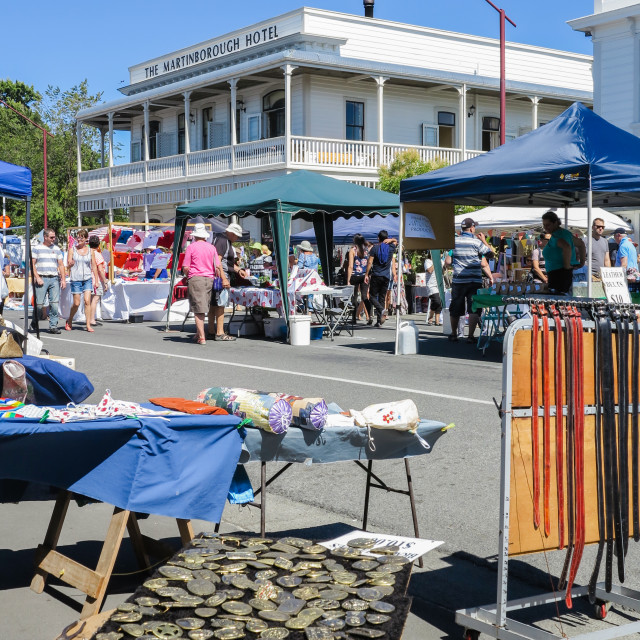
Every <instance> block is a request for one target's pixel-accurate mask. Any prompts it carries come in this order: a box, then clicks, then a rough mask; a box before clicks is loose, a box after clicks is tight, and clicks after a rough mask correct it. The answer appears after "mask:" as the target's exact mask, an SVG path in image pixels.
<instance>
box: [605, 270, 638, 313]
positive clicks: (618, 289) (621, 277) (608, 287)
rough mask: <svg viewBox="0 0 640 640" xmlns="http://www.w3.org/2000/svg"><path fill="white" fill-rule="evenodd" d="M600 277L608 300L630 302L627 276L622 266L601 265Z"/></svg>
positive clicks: (622, 302) (616, 302)
mask: <svg viewBox="0 0 640 640" xmlns="http://www.w3.org/2000/svg"><path fill="white" fill-rule="evenodd" d="M600 277H601V278H602V285H603V287H604V292H605V294H606V296H607V300H608V301H609V302H613V303H615V304H631V296H630V295H629V287H628V285H627V276H626V274H625V272H624V269H623V268H622V267H601V268H600Z"/></svg>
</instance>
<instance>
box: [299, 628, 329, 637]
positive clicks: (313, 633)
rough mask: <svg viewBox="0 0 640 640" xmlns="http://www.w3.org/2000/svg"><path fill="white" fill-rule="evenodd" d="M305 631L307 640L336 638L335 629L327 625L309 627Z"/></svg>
mask: <svg viewBox="0 0 640 640" xmlns="http://www.w3.org/2000/svg"><path fill="white" fill-rule="evenodd" d="M304 633H305V637H306V638H307V640H334V635H333V631H331V629H327V628H326V627H307V628H306V629H305V630H304Z"/></svg>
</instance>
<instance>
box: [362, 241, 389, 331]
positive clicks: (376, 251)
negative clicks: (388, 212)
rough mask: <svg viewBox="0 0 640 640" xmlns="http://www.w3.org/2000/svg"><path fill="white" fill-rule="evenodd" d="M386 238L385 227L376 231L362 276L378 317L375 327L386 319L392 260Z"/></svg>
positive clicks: (379, 325)
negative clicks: (376, 234)
mask: <svg viewBox="0 0 640 640" xmlns="http://www.w3.org/2000/svg"><path fill="white" fill-rule="evenodd" d="M388 238H389V233H388V232H387V231H386V230H385V229H382V231H380V233H378V244H376V245H374V246H373V248H372V249H371V251H369V259H368V260H367V272H366V274H365V277H364V281H365V284H368V285H369V300H370V301H371V304H372V305H373V307H374V309H375V310H376V316H377V318H378V320H377V322H376V324H375V326H376V327H381V326H382V325H383V324H384V321H385V320H386V319H387V310H386V309H385V308H384V303H385V298H386V296H387V291H388V290H389V280H390V279H391V264H392V262H393V250H392V249H391V247H390V246H389V243H390V242H391V241H390V240H389V239H388Z"/></svg>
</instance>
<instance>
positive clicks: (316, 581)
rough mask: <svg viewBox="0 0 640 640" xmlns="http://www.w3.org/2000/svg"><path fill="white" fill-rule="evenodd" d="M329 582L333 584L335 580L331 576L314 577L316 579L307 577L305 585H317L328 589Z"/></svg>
mask: <svg viewBox="0 0 640 640" xmlns="http://www.w3.org/2000/svg"><path fill="white" fill-rule="evenodd" d="M328 582H333V578H332V577H331V576H328V575H325V576H314V577H309V576H306V577H305V583H306V584H315V585H318V586H319V587H320V588H326V587H327V583H328Z"/></svg>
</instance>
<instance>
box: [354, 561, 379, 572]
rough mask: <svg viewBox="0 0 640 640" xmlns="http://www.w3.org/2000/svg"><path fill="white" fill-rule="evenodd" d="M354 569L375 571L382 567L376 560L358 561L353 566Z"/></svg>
mask: <svg viewBox="0 0 640 640" xmlns="http://www.w3.org/2000/svg"><path fill="white" fill-rule="evenodd" d="M351 566H352V567H353V568H354V569H358V571H373V570H374V569H377V568H378V567H379V566H380V563H379V562H376V561H375V560H358V561H357V562H354V563H353V564H352V565H351Z"/></svg>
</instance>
